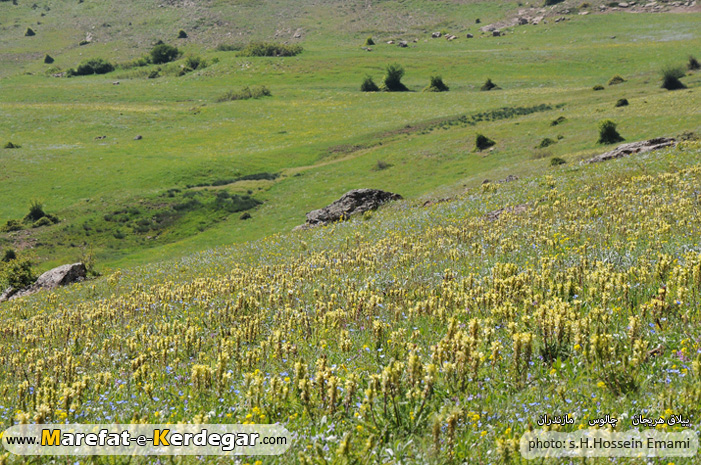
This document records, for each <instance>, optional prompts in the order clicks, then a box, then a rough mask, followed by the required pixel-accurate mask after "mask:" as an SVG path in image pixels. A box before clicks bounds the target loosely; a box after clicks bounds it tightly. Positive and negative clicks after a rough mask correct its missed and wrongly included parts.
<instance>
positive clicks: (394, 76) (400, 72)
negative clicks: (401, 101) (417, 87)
mask: <svg viewBox="0 0 701 465" xmlns="http://www.w3.org/2000/svg"><path fill="white" fill-rule="evenodd" d="M403 76H404V68H402V67H401V66H400V65H398V64H396V63H395V64H391V65H387V68H386V69H385V79H384V84H383V89H382V90H385V91H387V92H406V91H408V90H409V89H408V88H407V87H406V86H405V85H404V84H402V77H403Z"/></svg>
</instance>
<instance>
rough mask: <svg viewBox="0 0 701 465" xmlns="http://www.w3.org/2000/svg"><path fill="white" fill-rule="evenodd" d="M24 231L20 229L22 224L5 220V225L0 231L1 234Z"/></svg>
mask: <svg viewBox="0 0 701 465" xmlns="http://www.w3.org/2000/svg"><path fill="white" fill-rule="evenodd" d="M22 229H24V228H23V227H22V223H20V222H19V221H17V220H7V222H6V223H5V225H4V226H3V227H2V229H0V230H1V231H2V232H12V231H21V230H22Z"/></svg>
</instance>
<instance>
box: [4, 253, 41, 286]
mask: <svg viewBox="0 0 701 465" xmlns="http://www.w3.org/2000/svg"><path fill="white" fill-rule="evenodd" d="M35 279H36V277H35V276H34V272H33V271H32V264H31V263H30V262H29V260H17V259H15V260H10V261H9V262H7V263H6V264H5V265H4V266H3V267H2V270H0V281H2V282H3V283H4V286H3V287H5V286H9V287H12V288H13V289H23V288H25V287H27V286H31V285H32V283H34V281H35Z"/></svg>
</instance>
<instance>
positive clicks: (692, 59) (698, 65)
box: [686, 55, 701, 71]
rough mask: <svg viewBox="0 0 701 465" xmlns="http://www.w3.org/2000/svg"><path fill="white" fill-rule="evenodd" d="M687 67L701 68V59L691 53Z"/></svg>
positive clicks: (692, 68) (692, 69)
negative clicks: (700, 60) (700, 61)
mask: <svg viewBox="0 0 701 465" xmlns="http://www.w3.org/2000/svg"><path fill="white" fill-rule="evenodd" d="M686 67H687V68H689V70H690V71H694V70H697V69H701V63H699V60H697V59H696V57H695V56H693V55H689V62H688V63H687V64H686Z"/></svg>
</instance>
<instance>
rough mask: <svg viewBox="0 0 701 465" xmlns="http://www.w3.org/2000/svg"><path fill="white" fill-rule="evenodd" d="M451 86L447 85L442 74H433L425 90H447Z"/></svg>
mask: <svg viewBox="0 0 701 465" xmlns="http://www.w3.org/2000/svg"><path fill="white" fill-rule="evenodd" d="M449 90H450V88H449V87H448V86H447V85H445V83H444V82H443V79H442V78H441V77H440V76H431V81H430V83H429V85H428V87H426V88H425V89H424V92H447V91H449Z"/></svg>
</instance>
